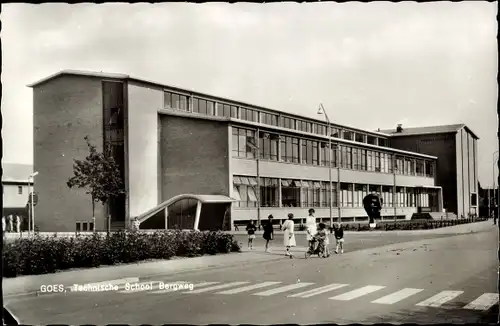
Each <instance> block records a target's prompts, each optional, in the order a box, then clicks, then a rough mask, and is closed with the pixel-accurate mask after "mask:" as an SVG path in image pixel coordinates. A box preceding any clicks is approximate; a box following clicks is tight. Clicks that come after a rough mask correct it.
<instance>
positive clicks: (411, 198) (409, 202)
mask: <svg viewBox="0 0 500 326" xmlns="http://www.w3.org/2000/svg"><path fill="white" fill-rule="evenodd" d="M415 206H416V205H415V189H414V188H406V207H415Z"/></svg>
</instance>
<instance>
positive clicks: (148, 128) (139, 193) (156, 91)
mask: <svg viewBox="0 0 500 326" xmlns="http://www.w3.org/2000/svg"><path fill="white" fill-rule="evenodd" d="M127 92H128V103H127V104H128V112H127V121H128V128H127V129H128V130H127V136H126V138H127V148H126V153H127V154H126V162H127V163H126V165H127V170H128V171H127V179H128V180H127V185H128V216H127V217H126V219H127V218H129V217H133V216H137V215H139V214H142V213H144V212H145V211H147V210H149V209H151V208H153V207H154V206H156V205H158V204H159V191H158V189H159V182H158V171H159V166H158V141H159V138H158V109H160V108H163V90H162V89H161V88H159V87H158V88H153V87H151V86H148V87H146V86H145V85H142V84H136V83H131V82H129V83H128V87H127Z"/></svg>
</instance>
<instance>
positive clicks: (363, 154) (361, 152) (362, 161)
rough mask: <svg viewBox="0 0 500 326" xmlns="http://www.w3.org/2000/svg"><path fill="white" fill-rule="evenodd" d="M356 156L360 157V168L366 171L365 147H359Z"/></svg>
mask: <svg viewBox="0 0 500 326" xmlns="http://www.w3.org/2000/svg"><path fill="white" fill-rule="evenodd" d="M360 154H361V155H360ZM358 156H360V158H361V161H360V170H362V171H366V149H360V150H359V151H358Z"/></svg>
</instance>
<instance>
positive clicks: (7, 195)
mask: <svg viewBox="0 0 500 326" xmlns="http://www.w3.org/2000/svg"><path fill="white" fill-rule="evenodd" d="M2 187H3V203H2V205H3V207H8V208H24V207H26V204H27V203H28V197H29V190H28V188H29V187H28V185H27V184H25V185H23V184H2ZM19 187H21V189H22V194H19V191H18V188H19Z"/></svg>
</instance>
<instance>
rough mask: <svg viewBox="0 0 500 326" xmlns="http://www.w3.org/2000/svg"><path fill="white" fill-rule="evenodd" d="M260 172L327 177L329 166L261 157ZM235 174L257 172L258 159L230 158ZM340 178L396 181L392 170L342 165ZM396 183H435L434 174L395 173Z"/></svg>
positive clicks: (362, 181)
mask: <svg viewBox="0 0 500 326" xmlns="http://www.w3.org/2000/svg"><path fill="white" fill-rule="evenodd" d="M259 164H260V165H259V175H260V176H261V177H269V178H286V179H305V180H318V181H328V180H329V176H328V168H327V167H323V166H311V165H309V166H308V165H300V164H292V163H286V162H271V161H260V163H259ZM231 173H232V175H249V176H257V161H256V160H249V159H244V158H234V157H233V158H231ZM332 180H333V182H337V169H336V168H334V169H332ZM340 182H348V183H360V184H373V185H393V184H394V175H393V174H392V173H377V172H364V171H354V170H345V169H340ZM396 185H397V186H401V187H402V186H417V185H418V186H434V185H435V184H434V178H426V177H416V176H409V175H396Z"/></svg>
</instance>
